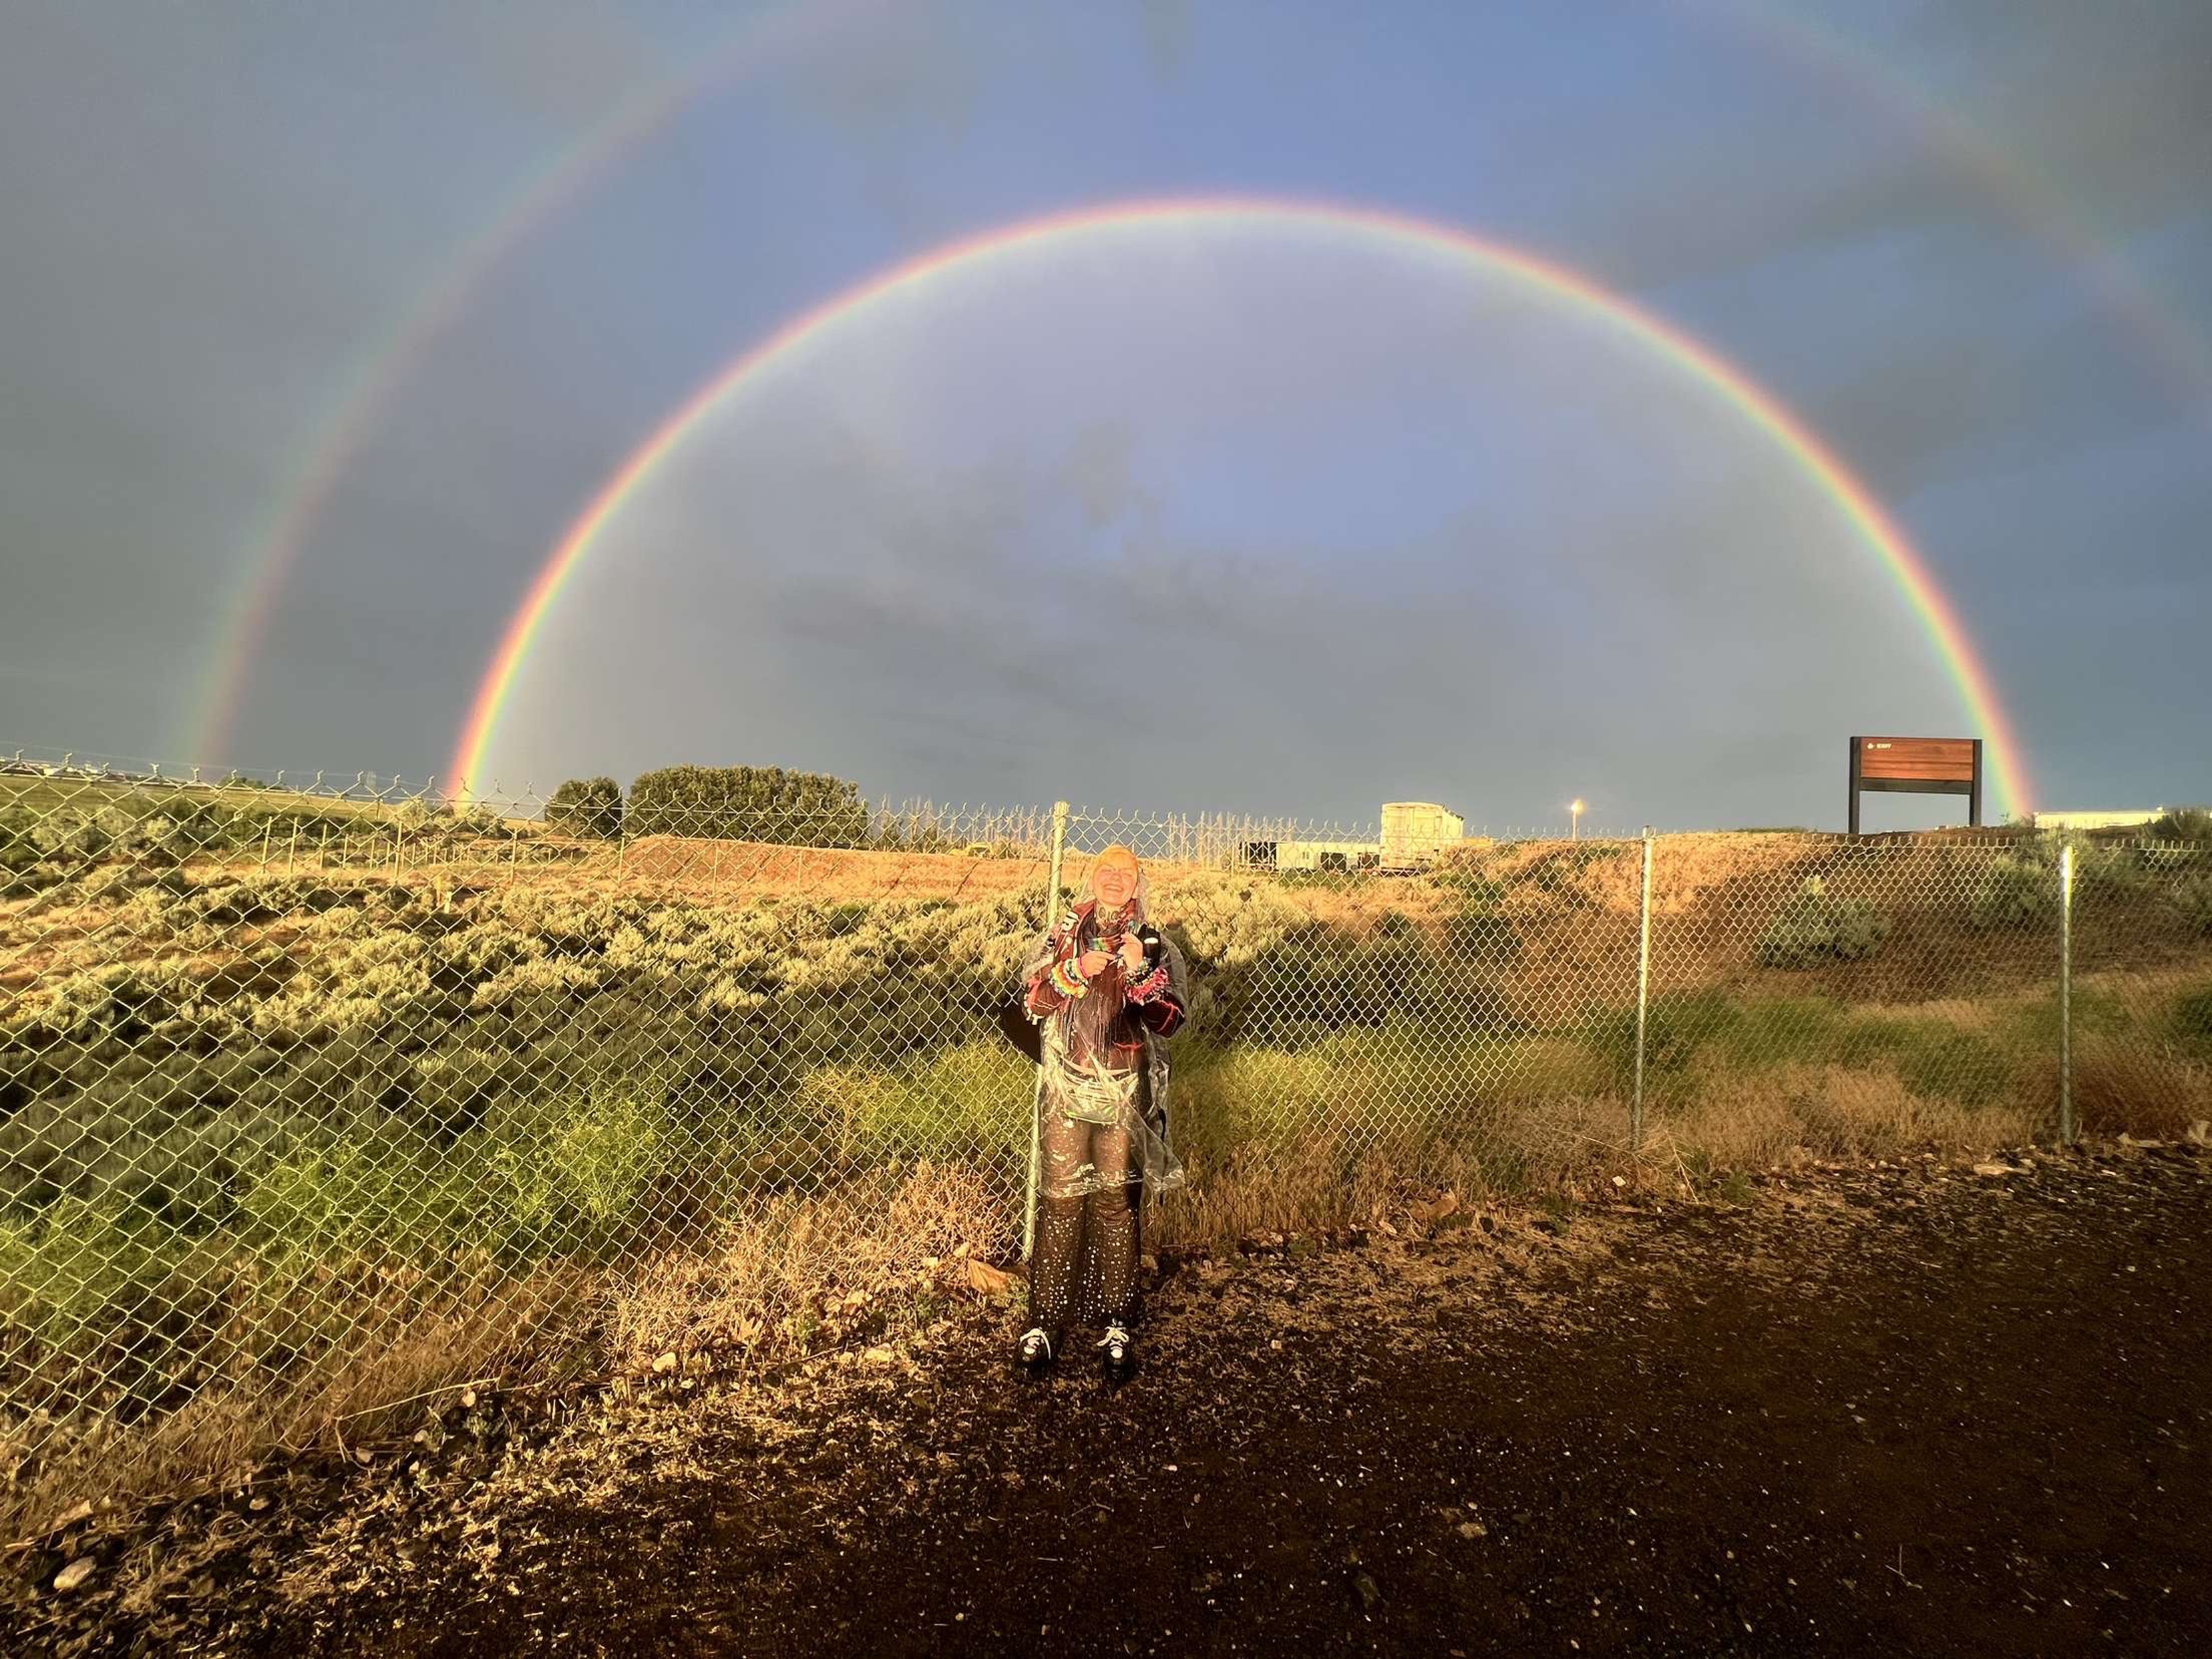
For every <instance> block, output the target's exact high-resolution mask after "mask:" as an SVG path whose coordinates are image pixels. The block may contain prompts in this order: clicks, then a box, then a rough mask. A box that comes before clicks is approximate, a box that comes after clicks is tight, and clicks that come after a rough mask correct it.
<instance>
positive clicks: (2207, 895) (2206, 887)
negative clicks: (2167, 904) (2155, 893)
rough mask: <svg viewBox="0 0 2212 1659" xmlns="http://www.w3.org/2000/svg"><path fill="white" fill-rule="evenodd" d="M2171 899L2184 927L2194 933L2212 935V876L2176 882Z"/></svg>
mask: <svg viewBox="0 0 2212 1659" xmlns="http://www.w3.org/2000/svg"><path fill="white" fill-rule="evenodd" d="M2171 897H2172V903H2173V908H2174V909H2175V910H2176V911H2177V912H2179V915H2180V917H2181V920H2182V922H2183V925H2184V926H2185V927H2188V928H2189V929H2190V931H2191V932H2192V933H2212V875H2204V876H2191V877H2188V878H2185V879H2184V880H2181V881H2178V882H2176V883H2175V884H2173V888H2172V894H2171Z"/></svg>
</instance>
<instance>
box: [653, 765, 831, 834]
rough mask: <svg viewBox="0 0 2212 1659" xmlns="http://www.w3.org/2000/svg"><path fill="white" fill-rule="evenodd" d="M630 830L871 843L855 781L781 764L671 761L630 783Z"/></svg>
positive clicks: (656, 832)
mask: <svg viewBox="0 0 2212 1659" xmlns="http://www.w3.org/2000/svg"><path fill="white" fill-rule="evenodd" d="M629 833H630V834H631V835H633V836H700V837H707V838H711V839H720V840H728V841H763V842H777V843H781V844H785V845H790V846H796V847H865V846H866V845H867V842H868V805H867V803H866V801H864V800H862V799H860V789H859V787H857V786H856V785H854V784H850V783H848V782H846V781H844V780H843V779H842V778H833V777H829V776H828V775H824V774H822V773H818V772H787V771H785V770H784V769H782V768H781V767H780V766H767V767H761V766H670V767H665V768H663V769H661V770H659V771H658V772H647V773H646V774H645V775H643V776H642V777H641V778H639V779H638V781H636V782H635V783H634V784H632V785H631V786H630V791H629Z"/></svg>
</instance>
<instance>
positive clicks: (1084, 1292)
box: [1023, 848, 1189, 1330]
mask: <svg viewBox="0 0 2212 1659" xmlns="http://www.w3.org/2000/svg"><path fill="white" fill-rule="evenodd" d="M1112 862H1121V863H1124V864H1125V865H1126V866H1127V867H1129V868H1131V869H1133V870H1134V872H1135V876H1136V879H1135V883H1134V887H1133V891H1132V892H1131V894H1130V896H1129V898H1128V900H1127V903H1126V904H1125V905H1123V906H1122V908H1121V909H1120V910H1118V911H1115V910H1111V909H1109V908H1108V907H1107V906H1106V905H1105V904H1104V903H1103V902H1100V901H1099V899H1098V896H1097V888H1096V879H1097V872H1098V870H1099V869H1100V867H1101V866H1104V865H1107V864H1109V863H1112ZM1091 868H1092V874H1093V883H1094V885H1093V889H1092V892H1091V897H1090V898H1089V899H1088V900H1087V901H1086V902H1084V903H1082V904H1079V905H1078V906H1077V907H1076V908H1075V909H1074V910H1073V911H1071V912H1070V913H1069V914H1068V915H1066V916H1064V917H1062V918H1061V919H1060V921H1059V923H1058V924H1057V925H1056V926H1054V928H1053V929H1052V931H1051V932H1050V933H1048V934H1047V935H1046V936H1045V938H1044V939H1042V940H1041V941H1040V942H1039V944H1038V945H1037V947H1036V950H1035V951H1032V952H1031V953H1030V959H1029V961H1028V962H1027V963H1025V964H1024V972H1023V982H1024V987H1025V991H1024V995H1025V1006H1027V1007H1028V1008H1029V1010H1030V1017H1031V1018H1035V1019H1038V1020H1039V1022H1040V1024H1042V1027H1043V1030H1042V1033H1041V1036H1042V1044H1041V1058H1040V1062H1039V1063H1040V1065H1041V1066H1042V1073H1043V1075H1042V1079H1040V1083H1041V1086H1040V1089H1039V1091H1038V1098H1037V1170H1036V1177H1037V1179H1036V1241H1035V1244H1034V1247H1033V1249H1032V1250H1031V1254H1030V1310H1031V1315H1032V1318H1033V1320H1034V1322H1036V1323H1037V1324H1039V1325H1042V1326H1043V1327H1045V1328H1048V1329H1054V1330H1056V1329H1058V1328H1060V1327H1062V1326H1064V1325H1066V1323H1068V1322H1071V1321H1073V1322H1081V1323H1089V1324H1121V1325H1127V1324H1128V1323H1129V1322H1131V1319H1132V1318H1133V1315H1134V1312H1135V1304H1136V1286H1137V1261H1138V1255H1139V1232H1140V1223H1139V1212H1140V1206H1141V1205H1142V1203H1143V1200H1144V1198H1145V1196H1146V1194H1151V1195H1152V1197H1153V1198H1155V1199H1157V1198H1158V1197H1160V1196H1161V1195H1162V1194H1165V1193H1167V1192H1170V1191H1171V1190H1173V1189H1174V1188H1176V1187H1178V1186H1181V1185H1182V1180H1183V1170H1182V1164H1181V1163H1180V1162H1178V1161H1177V1159H1176V1155H1175V1152H1174V1149H1173V1147H1172V1146H1170V1143H1169V1138H1168V1070H1169V1067H1168V1056H1167V1051H1166V1040H1165V1036H1164V1034H1163V1032H1162V1031H1161V1030H1159V1029H1158V1027H1159V1026H1160V1025H1161V1024H1163V1022H1164V1024H1166V1027H1167V1029H1168V1030H1172V1029H1173V1027H1174V1024H1176V1022H1177V1021H1179V1019H1180V1018H1181V1012H1182V1010H1183V1009H1184V1008H1187V1007H1188V995H1189V993H1188V982H1187V979H1186V973H1185V969H1184V966H1183V961H1182V955H1181V953H1180V952H1179V951H1176V948H1175V946H1174V945H1173V944H1172V943H1170V941H1168V940H1167V939H1163V938H1159V937H1158V935H1157V934H1156V933H1152V932H1151V931H1150V929H1149V927H1148V923H1147V915H1146V883H1145V878H1144V872H1143V867H1142V866H1141V865H1139V863H1138V861H1137V860H1136V856H1135V855H1134V854H1132V853H1130V852H1129V851H1128V850H1127V848H1109V849H1108V850H1107V852H1105V853H1103V854H1100V855H1099V856H1098V858H1097V860H1094V861H1093V863H1092V866H1091ZM1140 930H1141V931H1143V932H1144V933H1145V936H1146V938H1147V939H1150V940H1151V941H1152V942H1151V944H1150V945H1149V948H1148V951H1147V956H1146V963H1145V965H1144V966H1143V967H1142V968H1139V969H1128V968H1127V967H1126V966H1125V963H1124V962H1123V959H1122V955H1123V945H1124V941H1125V939H1128V938H1129V937H1131V936H1133V935H1136V934H1138V933H1139V932H1140ZM1094 950H1095V951H1103V952H1105V953H1107V954H1108V955H1109V956H1110V957H1113V958H1114V960H1113V961H1112V962H1111V963H1109V964H1108V965H1107V966H1106V967H1105V968H1103V969H1101V970H1100V972H1099V973H1097V975H1094V976H1092V977H1091V979H1090V981H1089V982H1088V984H1087V985H1085V986H1082V987H1081V988H1080V989H1079V991H1078V992H1077V993H1076V994H1072V995H1071V994H1067V993H1068V989H1069V987H1070V985H1071V983H1073V981H1071V980H1070V979H1069V978H1068V977H1067V976H1066V965H1067V964H1070V963H1075V962H1077V961H1079V959H1080V958H1081V957H1082V955H1083V953H1084V952H1085V951H1094ZM1055 970H1058V973H1059V976H1057V977H1056V976H1055ZM1133 998H1134V999H1135V1000H1133ZM1041 1002H1042V1003H1044V1004H1047V1005H1056V1006H1049V1008H1048V1012H1042V1014H1040V1012H1039V1004H1040V1003H1041ZM1170 1004H1171V1005H1172V1007H1173V1009H1174V1011H1175V1012H1174V1013H1173V1015H1171V1016H1170V1015H1167V1014H1165V1013H1164V1012H1163V1010H1164V1005H1170Z"/></svg>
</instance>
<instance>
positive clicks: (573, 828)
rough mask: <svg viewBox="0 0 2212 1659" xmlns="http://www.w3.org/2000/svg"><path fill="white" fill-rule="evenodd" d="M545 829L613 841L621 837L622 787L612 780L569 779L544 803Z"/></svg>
mask: <svg viewBox="0 0 2212 1659" xmlns="http://www.w3.org/2000/svg"><path fill="white" fill-rule="evenodd" d="M545 827H546V828H547V829H552V830H556V831H557V832H559V833H560V834H562V835H569V836H598V837H599V839H601V840H603V841H613V840H615V839H617V837H618V836H621V834H622V829H623V794H622V785H620V784H618V783H617V782H616V781H614V780H613V779H612V778H570V779H569V780H568V781H567V782H566V783H563V784H562V786H561V787H559V788H558V789H556V790H555V791H554V792H553V794H552V797H551V798H550V799H549V800H547V801H546V803H545Z"/></svg>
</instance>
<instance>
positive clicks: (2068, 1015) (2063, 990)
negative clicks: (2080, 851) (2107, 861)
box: [2058, 846, 2075, 1146]
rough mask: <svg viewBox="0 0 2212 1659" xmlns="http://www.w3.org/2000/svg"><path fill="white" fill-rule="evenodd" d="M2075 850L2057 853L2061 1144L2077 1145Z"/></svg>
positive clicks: (2059, 1130) (2064, 849)
mask: <svg viewBox="0 0 2212 1659" xmlns="http://www.w3.org/2000/svg"><path fill="white" fill-rule="evenodd" d="M2074 1136H2075V1123H2074V849H2073V848H2072V847H2071V846H2069V847H2066V848H2063V849H2062V850H2061V851H2060V853H2059V854H2058V1144H2059V1145H2060V1146H2072V1145H2073V1144H2074Z"/></svg>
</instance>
